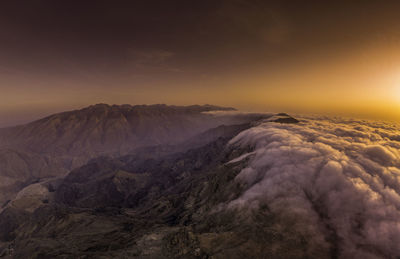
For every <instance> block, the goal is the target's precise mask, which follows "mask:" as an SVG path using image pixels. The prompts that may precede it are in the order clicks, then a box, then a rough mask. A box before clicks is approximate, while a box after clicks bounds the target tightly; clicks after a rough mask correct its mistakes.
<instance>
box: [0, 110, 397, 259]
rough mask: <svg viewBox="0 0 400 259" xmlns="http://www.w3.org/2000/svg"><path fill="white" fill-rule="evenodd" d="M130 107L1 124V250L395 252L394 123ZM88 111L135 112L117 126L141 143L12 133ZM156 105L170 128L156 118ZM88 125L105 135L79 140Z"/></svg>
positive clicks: (178, 254) (16, 254)
mask: <svg viewBox="0 0 400 259" xmlns="http://www.w3.org/2000/svg"><path fill="white" fill-rule="evenodd" d="M134 107H136V106H123V107H119V106H105V105H98V106H93V107H89V108H86V109H83V110H79V111H73V112H69V113H64V114H60V115H54V116H50V117H48V118H46V119H43V120H40V121H38V122H34V123H32V124H28V125H25V126H19V127H17V128H15V129H14V132H13V131H12V130H10V129H5V130H3V133H2V134H11V135H7V136H12V135H13V134H15V136H19V137H14V138H6V139H7V140H6V141H4V142H3V144H4V146H3V150H4V151H3V152H2V153H0V154H1V160H0V162H1V164H0V165H1V167H0V173H1V177H2V180H3V181H2V185H1V189H0V193H2V195H3V199H4V200H5V199H7V200H5V202H4V204H3V206H2V208H1V210H0V257H2V258H244V257H250V258H371V259H372V258H399V257H400V247H399V246H398V244H399V242H400V227H399V226H400V221H399V219H400V203H399V201H400V182H399V179H400V162H399V161H400V151H399V150H400V142H399V132H400V126H399V125H396V124H390V123H385V122H375V121H365V120H352V119H341V118H326V117H323V118H322V117H301V118H300V119H295V118H293V117H291V116H289V115H287V114H284V113H280V114H248V113H240V112H236V111H232V110H231V109H225V108H216V107H214V106H190V107H169V106H159V105H158V106H150V107H145V108H143V106H139V107H140V108H137V107H136V108H134ZM97 109H100V110H101V111H104V109H106V110H107V112H105V114H110V112H111V113H113V112H112V111H114V110H117V111H120V110H122V111H125V109H128V110H129V111H131V110H135V109H145V110H146V114H147V115H145V116H144V117H145V118H142V119H141V121H152V123H149V122H146V123H149V124H148V125H151V126H149V127H150V128H149V130H148V132H146V131H145V130H143V131H135V133H134V134H133V133H132V132H131V131H134V129H136V128H135V127H134V125H137V124H135V123H134V124H132V125H131V126H129V127H126V128H125V127H122V128H123V129H124V130H123V131H118V132H119V133H118V134H122V132H124V131H125V130H128V131H129V132H130V133H129V134H126V135H125V136H136V135H137V136H142V137H143V138H145V139H146V138H147V140H148V145H146V144H145V142H143V144H138V143H141V142H140V141H138V142H134V141H133V139H131V138H130V137H126V138H125V141H126V143H129V141H133V142H132V144H131V145H127V146H126V147H125V146H124V143H125V142H123V141H122V140H121V139H120V138H119V137H118V138H114V137H112V136H113V134H110V135H108V133H109V131H107V130H104V129H105V128H104V127H103V126H101V127H100V126H99V127H95V128H97V129H96V130H88V131H83V129H86V127H84V126H79V127H78V128H79V129H80V130H77V131H74V132H75V133H74V134H76V136H75V137H73V138H70V139H71V140H74V141H76V143H77V144H76V145H77V146H79V147H82V148H83V149H82V150H81V151H80V149H79V148H78V149H74V148H72V147H69V148H70V149H69V148H68V147H67V146H68V145H67V146H66V145H64V144H65V143H67V142H66V140H65V142H64V141H60V140H58V138H57V137H55V136H52V135H51V134H50V133H49V136H50V137H54V138H55V140H54V141H52V142H49V143H47V144H46V145H42V146H40V145H39V146H37V147H36V146H35V145H34V144H32V145H33V146H31V144H27V143H36V142H35V141H36V140H35V141H34V139H36V138H38V139H40V138H41V137H42V135H41V134H39V133H40V132H41V130H31V131H29V132H31V135H29V134H28V135H29V136H30V137H29V138H28V137H27V138H25V137H23V136H24V134H22V133H23V132H25V130H20V131H18V129H23V128H31V129H33V128H36V127H39V126H37V125H42V126H40V127H39V128H40V129H42V130H43V129H47V126H48V123H47V122H49V121H53V119H54V118H59V117H62V118H64V116H66V117H68V118H69V117H73V118H75V117H76V116H78V115H77V114H80V115H79V116H83V115H85V114H87V113H88V111H93V110H97ZM163 109H165V112H162V113H160V110H163ZM154 110H156V111H157V112H154ZM150 111H151V112H150ZM82 114H83V115H82ZM96 114H97V113H96ZM101 114H103V112H101ZM154 114H157V115H154ZM177 114H178V115H177ZM85 116H87V117H85ZM85 116H83V118H87V119H83V121H86V120H89V121H91V116H90V115H85ZM104 116H105V115H104ZM169 116H171V118H177V117H176V116H178V117H179V118H180V119H179V120H175V123H177V124H178V125H171V124H168V127H166V126H165V123H167V121H168V118H169ZM133 117H134V116H133ZM148 117H151V118H152V119H150V118H148ZM106 118H108V115H107V116H105V117H102V119H101V120H99V121H98V122H97V124H98V125H105V124H104V123H103V122H102V120H105V119H106ZM124 118H126V116H124ZM155 118H157V120H156V119H155ZM185 118H186V119H185ZM55 121H59V119H55ZM61 121H64V119H63V120H61ZM67 121H68V120H67ZM73 121H75V120H73ZM78 121H79V120H78ZM117 121H120V120H117ZM128 121H129V120H128ZM131 121H132V120H131ZM155 121H159V123H156V122H155ZM39 122H41V123H39ZM196 123H200V124H202V125H203V127H198V125H197V124H196ZM78 124H79V125H81V123H78ZM32 125H35V126H32ZM46 125H47V126H46ZM50 125H53V123H50ZM55 125H58V124H57V123H55ZM60 125H63V126H62V127H66V128H73V127H75V126H67V125H68V123H67V122H65V121H64V122H63V123H61V124H60ZM88 125H92V122H91V123H89V124H88ZM117 125H121V124H120V123H117ZM196 125H197V126H196ZM49 127H50V129H52V128H53V126H49ZM153 127H154V129H153ZM89 128H90V127H89ZM106 128H107V127H106ZM117 128H118V129H119V128H120V127H119V126H118V127H117ZM100 129H101V131H102V132H103V133H102V134H101V135H102V136H104V139H109V138H112V139H114V140H115V143H118V144H114V141H111V142H108V141H105V142H101V141H100V142H99V140H100V139H103V138H92V134H93V135H94V136H96V134H97V133H96V132H98V131H99V130H100ZM174 131H176V132H179V136H178V135H176V134H173V132H174ZM38 132H39V133H38ZM48 132H52V131H51V130H49V131H48ZM82 132H89V133H85V134H87V135H86V136H87V137H86V138H80V134H81V133H82ZM111 132H114V131H111ZM139 132H142V133H140V134H139ZM82 134H83V133H82ZM135 134H136V135H135ZM138 134H139V135H138ZM157 134H161V136H163V137H161V138H158V137H157ZM36 135H37V136H36ZM67 135H68V136H70V135H69V134H67ZM3 136H4V135H3ZM151 136H153V137H151ZM63 137H65V135H63V134H61V135H60V138H63ZM86 139H91V141H89V142H85V140H86ZM138 139H140V138H138ZM31 141H33V142H31ZM24 143H25V144H24ZM105 143H107V144H105ZM110 143H113V144H112V145H110ZM13 145H15V146H13ZM13 147H14V148H13ZM29 147H32V148H29ZM45 147H46V148H45ZM121 147H124V148H121ZM108 148H110V150H111V151H110V152H107V149H108ZM88 150H91V151H90V152H92V153H91V154H92V155H93V156H91V155H87V154H88ZM99 150H102V151H101V152H97V151H99ZM90 152H89V153H90ZM71 158H73V159H82V160H80V162H79V163H76V164H74V163H71V161H72V160H71ZM66 161H67V163H66ZM68 161H69V162H68Z"/></svg>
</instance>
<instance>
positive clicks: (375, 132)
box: [229, 118, 400, 258]
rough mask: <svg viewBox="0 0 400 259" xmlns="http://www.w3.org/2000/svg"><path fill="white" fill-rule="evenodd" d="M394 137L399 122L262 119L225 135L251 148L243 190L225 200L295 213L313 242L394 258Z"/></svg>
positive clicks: (399, 136) (398, 162) (398, 164)
mask: <svg viewBox="0 0 400 259" xmlns="http://www.w3.org/2000/svg"><path fill="white" fill-rule="evenodd" d="M399 141H400V127H399V126H397V125H391V124H387V123H381V122H371V121H355V120H344V119H327V118H318V119H316V118H305V119H303V120H302V122H301V123H299V124H296V125H294V124H290V125H288V124H278V123H271V122H265V123H262V124H260V125H258V126H256V127H253V128H251V129H248V130H246V131H244V132H242V133H240V134H239V135H238V136H236V137H235V138H234V139H233V140H232V141H231V142H230V144H231V145H234V146H241V147H248V146H251V147H252V148H253V149H254V152H252V153H251V154H249V156H247V157H250V160H249V164H248V166H247V167H246V168H244V169H243V170H242V171H241V172H240V174H239V175H238V176H237V177H236V179H235V180H236V181H239V182H241V183H242V184H243V185H244V186H245V192H244V193H243V195H242V196H241V197H240V198H238V199H236V200H234V201H232V202H231V203H230V204H229V206H230V207H238V206H239V207H241V206H246V207H253V208H258V206H260V205H262V204H266V205H267V206H268V207H269V208H270V209H271V211H272V212H274V213H278V214H280V215H282V216H283V217H284V216H285V215H290V216H292V217H293V216H294V217H296V219H298V221H299V222H300V223H299V230H300V231H301V232H303V233H304V234H307V235H311V236H312V242H313V243H314V245H315V246H319V247H330V250H331V251H333V252H332V253H334V254H335V255H336V256H339V257H341V258H351V257H353V258H395V257H397V256H400V245H399V244H400V142H399ZM245 157H246V155H244V156H242V158H245ZM239 159H241V158H238V159H236V160H235V162H237V160H239Z"/></svg>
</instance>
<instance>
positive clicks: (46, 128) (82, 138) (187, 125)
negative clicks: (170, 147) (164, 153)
mask: <svg viewBox="0 0 400 259" xmlns="http://www.w3.org/2000/svg"><path fill="white" fill-rule="evenodd" d="M233 110H234V109H233V108H223V107H218V106H211V105H204V106H199V105H194V106H167V105H136V106H131V105H120V106H118V105H112V106H110V105H107V104H97V105H93V106H90V107H87V108H84V109H81V110H76V111H70V112H64V113H59V114H55V115H51V116H49V117H46V118H43V119H41V120H38V121H34V122H32V123H29V124H26V125H22V126H17V127H11V128H5V129H1V130H0V147H13V148H18V149H23V150H25V151H30V152H35V153H40V154H52V155H70V156H71V155H74V156H82V155H84V156H95V155H99V154H102V153H111V152H116V153H124V152H127V151H129V150H130V149H132V148H135V147H139V146H144V145H146V146H149V145H156V144H166V143H173V142H177V141H183V140H184V139H186V138H188V137H191V136H194V135H196V134H198V133H200V132H202V131H204V130H206V129H208V128H212V127H215V126H218V125H220V123H221V118H216V117H215V116H212V115H210V114H207V113H206V112H210V111H233Z"/></svg>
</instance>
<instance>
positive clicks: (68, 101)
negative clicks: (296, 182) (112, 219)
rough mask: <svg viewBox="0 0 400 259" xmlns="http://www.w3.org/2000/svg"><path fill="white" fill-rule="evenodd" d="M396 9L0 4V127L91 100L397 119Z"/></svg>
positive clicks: (399, 38)
mask: <svg viewBox="0 0 400 259" xmlns="http://www.w3.org/2000/svg"><path fill="white" fill-rule="evenodd" d="M399 13H400V1H397V2H395V1H368V0H364V1H295V0H292V1H261V0H260V1H256V0H254V1H253V0H248V1H246V0H229V1H228V0H204V1H187V0H186V1H165V0H159V1H151V0H149V1H115V0H114V1H111V0H109V1H100V0H99V1H89V0H88V1H54V0H41V1H39V0H29V1H28V0H27V1H11V0H10V1H2V2H1V3H0V92H1V94H0V126H8V125H13V124H17V123H23V122H28V121H30V120H33V119H37V118H39V117H41V116H44V115H48V114H51V113H55V112H60V111H64V110H69V109H75V108H81V107H84V106H87V105H91V104H94V103H100V102H102V103H109V104H123V103H129V104H153V103H166V104H176V105H185V104H205V103H210V104H215V105H223V106H234V107H236V108H239V109H241V110H246V111H277V112H280V111H284V112H291V113H317V114H329V115H332V114H334V115H335V114H336V115H346V116H358V117H366V118H380V119H385V120H394V121H399V119H400V15H399Z"/></svg>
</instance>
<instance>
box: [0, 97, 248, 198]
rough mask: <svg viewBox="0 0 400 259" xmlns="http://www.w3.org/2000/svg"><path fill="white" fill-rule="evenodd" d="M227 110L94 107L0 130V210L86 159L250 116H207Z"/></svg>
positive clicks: (181, 138) (171, 141)
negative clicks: (23, 192) (28, 188)
mask: <svg viewBox="0 0 400 259" xmlns="http://www.w3.org/2000/svg"><path fill="white" fill-rule="evenodd" d="M233 110H234V109H232V108H224V107H217V106H211V105H204V106H199V105H193V106H167V105H136V106H131V105H121V106H118V105H112V106H110V105H106V104H97V105H93V106H90V107H87V108H84V109H81V110H76V111H69V112H64V113H60V114H55V115H51V116H49V117H46V118H43V119H41V120H38V121H34V122H32V123H29V124H26V125H21V126H16V127H11V128H4V129H0V180H1V184H0V206H2V204H4V203H6V202H7V200H9V199H12V198H13V197H14V196H15V195H16V193H17V192H18V191H20V190H21V189H22V188H24V187H25V186H27V185H29V184H31V183H35V182H37V181H39V180H41V179H45V178H49V177H55V176H63V175H65V174H66V173H67V172H68V171H69V170H71V169H73V168H76V167H78V166H81V165H83V164H85V163H86V162H87V161H88V160H89V159H91V158H95V157H97V156H100V155H110V156H120V155H124V154H128V153H131V152H134V151H135V150H137V149H140V148H144V147H145V146H155V145H176V144H178V143H181V142H185V141H186V140H187V139H190V138H193V137H194V136H196V135H197V134H200V133H202V132H204V131H207V130H208V129H211V128H214V127H218V126H221V125H230V124H235V123H243V122H248V121H250V120H251V119H252V118H253V117H254V116H253V117H248V116H231V115H227V116H224V115H222V116H215V115H213V114H211V113H210V112H215V111H219V112H229V111H233ZM197 141H198V142H199V143H201V142H202V140H201V139H197Z"/></svg>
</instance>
